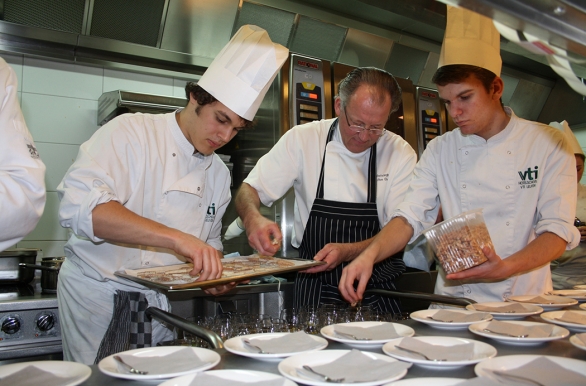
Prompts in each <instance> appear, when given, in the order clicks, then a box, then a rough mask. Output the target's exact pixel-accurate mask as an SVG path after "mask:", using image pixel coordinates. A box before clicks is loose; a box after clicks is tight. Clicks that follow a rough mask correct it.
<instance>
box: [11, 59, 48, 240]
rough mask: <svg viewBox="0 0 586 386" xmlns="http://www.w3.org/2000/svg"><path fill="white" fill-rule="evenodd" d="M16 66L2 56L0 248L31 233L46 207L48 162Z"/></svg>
mask: <svg viewBox="0 0 586 386" xmlns="http://www.w3.org/2000/svg"><path fill="white" fill-rule="evenodd" d="M17 85H18V82H17V79H16V74H15V73H14V70H13V69H12V68H11V67H10V66H9V65H8V64H7V63H6V62H5V61H4V59H2V58H0V102H1V104H0V138H1V139H2V140H1V141H0V219H1V221H0V251H3V250H5V249H7V248H10V247H12V246H13V245H14V244H16V243H17V242H19V241H20V240H21V239H22V238H23V237H24V236H26V235H27V234H29V233H30V232H31V231H32V230H33V229H34V228H35V226H37V223H38V222H39V219H40V218H41V215H42V214H43V210H44V208H45V200H46V196H47V194H46V190H45V164H44V163H43V161H41V158H40V157H39V152H38V151H37V148H36V147H35V143H34V141H33V137H32V136H31V133H30V132H29V130H28V128H27V127H26V123H25V121H24V117H23V116H22V111H21V110H20V105H19V103H18V94H17Z"/></svg>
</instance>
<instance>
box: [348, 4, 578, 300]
mask: <svg viewBox="0 0 586 386" xmlns="http://www.w3.org/2000/svg"><path fill="white" fill-rule="evenodd" d="M499 40H500V38H499V34H498V32H497V31H496V29H495V28H494V26H493V24H492V22H491V20H490V19H487V18H485V17H483V16H480V15H478V14H475V13H473V12H471V11H467V10H465V9H462V8H452V7H448V24H447V28H446V33H445V36H444V42H443V45H442V51H441V55H440V63H439V68H438V70H437V72H436V73H435V75H434V77H433V81H434V83H436V84H437V87H438V91H439V93H440V97H441V98H442V100H443V101H444V102H445V104H446V107H447V109H448V112H449V114H450V116H451V117H452V119H453V120H454V122H455V123H456V124H457V125H458V126H459V127H458V128H457V129H455V130H453V131H451V132H448V133H446V134H444V135H442V136H440V137H437V138H436V139H434V140H433V141H431V142H430V143H429V145H428V146H427V148H426V150H425V152H424V153H423V155H422V157H421V159H420V161H419V162H418V164H417V166H416V167H415V170H414V171H413V178H412V180H411V183H410V186H409V190H408V192H407V195H406V197H405V200H404V201H403V202H402V203H401V204H399V206H398V208H397V210H396V211H395V212H394V214H393V217H394V218H393V219H392V220H391V221H390V222H389V223H388V224H387V225H386V226H385V228H384V229H383V230H382V231H381V233H380V234H379V235H378V236H377V237H376V238H375V240H374V241H373V242H372V243H371V244H370V245H369V246H368V248H366V249H365V250H364V251H363V253H362V254H360V256H358V257H357V258H356V259H355V260H354V261H353V262H352V263H351V264H350V265H349V266H348V267H346V268H345V269H344V272H343V275H342V280H341V282H340V291H341V293H342V294H343V296H344V297H345V298H346V299H347V300H348V301H350V302H356V301H358V300H360V299H361V298H362V296H363V293H364V288H365V284H366V282H367V280H368V278H369V277H370V275H371V272H372V267H373V265H374V264H375V263H378V262H379V261H381V260H383V259H384V258H385V257H386V256H389V255H392V254H393V253H395V252H397V251H399V250H401V249H402V248H403V247H405V245H406V244H407V243H408V242H409V241H410V240H414V239H415V238H416V237H417V236H418V235H419V234H420V233H421V232H422V231H423V230H425V229H427V228H429V227H431V226H432V225H433V224H434V222H435V219H436V217H437V213H438V209H439V207H440V202H441V207H442V211H443V216H444V218H446V219H449V218H450V217H453V216H456V215H459V214H460V213H462V212H465V211H468V210H473V209H477V208H482V209H483V214H484V218H485V221H486V224H487V227H488V231H489V233H490V236H491V239H492V242H493V244H494V248H495V249H494V250H491V249H490V248H484V254H485V255H486V257H487V259H488V261H486V262H484V263H483V264H481V265H479V266H476V267H473V268H470V269H468V270H465V271H461V272H457V273H453V274H450V275H446V274H445V272H444V271H443V269H442V268H441V267H440V268H439V274H438V279H437V282H436V287H435V292H436V293H437V294H442V295H448V296H455V297H467V298H472V299H474V300H476V301H477V302H487V301H502V300H504V299H505V298H507V297H508V296H511V295H526V294H532V295H540V294H543V293H544V292H547V291H550V290H551V289H552V284H551V272H550V269H549V263H550V261H552V260H553V259H555V258H557V257H559V256H560V255H561V254H562V253H563V251H564V250H566V249H571V248H573V247H574V246H576V244H577V243H578V242H579V241H580V233H579V232H578V230H577V229H576V227H574V225H573V222H574V211H575V206H576V168H575V167H574V156H573V153H572V152H571V150H570V149H569V146H568V144H567V142H566V141H565V139H564V137H563V135H562V133H561V132H560V131H559V130H557V129H554V128H552V127H550V126H547V125H544V124H540V123H536V122H530V121H526V120H524V119H521V118H519V117H517V116H516V115H515V114H514V113H513V111H512V110H511V109H510V108H508V107H503V106H502V104H501V95H502V93H503V81H502V79H501V78H500V77H499V75H500V70H501V59H500V54H499ZM355 281H358V283H357V287H355Z"/></svg>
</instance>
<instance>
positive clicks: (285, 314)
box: [281, 303, 397, 335]
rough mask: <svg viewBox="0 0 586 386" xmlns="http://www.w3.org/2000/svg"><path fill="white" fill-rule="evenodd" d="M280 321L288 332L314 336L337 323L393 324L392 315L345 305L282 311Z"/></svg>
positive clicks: (367, 307) (335, 304)
mask: <svg viewBox="0 0 586 386" xmlns="http://www.w3.org/2000/svg"><path fill="white" fill-rule="evenodd" d="M281 320H282V322H283V323H284V324H285V325H286V326H287V330H288V331H289V332H295V331H305V332H306V333H308V334H313V335H316V334H318V333H319V332H320V330H321V328H322V327H325V326H329V325H332V324H338V323H350V322H364V321H383V322H394V321H396V320H397V318H396V317H395V316H394V315H393V314H392V313H384V312H381V311H379V310H375V309H373V308H371V307H369V306H365V305H364V306H363V305H360V304H359V305H357V306H355V307H352V306H350V305H349V304H347V303H334V304H324V305H321V306H319V307H311V306H305V307H302V308H300V309H294V308H289V309H284V310H283V311H282V312H281Z"/></svg>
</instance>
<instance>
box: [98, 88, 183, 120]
mask: <svg viewBox="0 0 586 386" xmlns="http://www.w3.org/2000/svg"><path fill="white" fill-rule="evenodd" d="M186 104H187V100H186V99H184V98H176V97H170V96H164V95H152V94H142V93H137V92H130V91H122V90H116V91H110V92H106V93H103V94H102V96H100V98H99V99H98V125H100V126H101V125H103V124H105V123H106V122H108V121H109V120H110V119H112V118H114V117H116V116H118V115H120V114H125V113H151V114H159V113H169V112H171V111H175V110H177V109H180V108H183V107H185V105H186Z"/></svg>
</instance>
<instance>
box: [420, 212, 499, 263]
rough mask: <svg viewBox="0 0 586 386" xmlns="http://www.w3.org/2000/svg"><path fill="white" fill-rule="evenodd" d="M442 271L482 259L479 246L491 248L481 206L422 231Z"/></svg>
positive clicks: (483, 259) (483, 257)
mask: <svg viewBox="0 0 586 386" xmlns="http://www.w3.org/2000/svg"><path fill="white" fill-rule="evenodd" d="M424 234H425V237H426V238H427V241H428V242H429V244H430V245H431V247H432V249H433V251H434V252H435V254H436V256H437V258H438V260H439V262H440V263H441V265H442V267H443V269H444V271H446V273H448V274H450V273H456V272H460V271H463V270H465V269H468V268H472V267H474V266H476V265H479V264H482V263H484V262H485V261H486V260H487V259H486V256H485V255H484V253H483V252H482V248H484V247H485V246H489V247H491V248H493V249H494V247H493V245H492V241H491V239H490V234H489V233H488V229H487V227H486V223H485V222H484V217H483V216H482V209H476V210H471V211H468V212H464V213H462V214H460V215H458V216H456V217H452V218H450V219H448V220H446V221H443V222H441V223H439V224H437V225H434V226H433V227H431V228H429V229H428V230H426V231H425V232H424Z"/></svg>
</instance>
